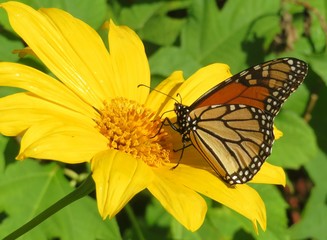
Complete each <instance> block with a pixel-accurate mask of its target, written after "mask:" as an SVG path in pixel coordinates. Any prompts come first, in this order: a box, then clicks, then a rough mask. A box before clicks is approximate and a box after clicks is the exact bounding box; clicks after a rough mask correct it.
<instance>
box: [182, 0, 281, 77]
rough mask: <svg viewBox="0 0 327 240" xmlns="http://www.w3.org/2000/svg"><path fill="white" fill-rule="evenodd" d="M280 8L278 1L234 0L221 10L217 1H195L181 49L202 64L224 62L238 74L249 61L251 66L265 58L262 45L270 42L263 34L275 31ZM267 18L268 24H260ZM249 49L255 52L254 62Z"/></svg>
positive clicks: (183, 33)
mask: <svg viewBox="0 0 327 240" xmlns="http://www.w3.org/2000/svg"><path fill="white" fill-rule="evenodd" d="M278 8H279V5H278V2H275V1H256V0H252V1H241V0H235V1H227V2H226V4H225V6H224V7H223V9H222V10H218V9H217V6H216V4H215V1H212V0H211V1H201V0H196V1H192V5H191V7H190V9H189V14H190V19H189V21H188V22H187V24H186V25H185V27H184V28H183V30H182V34H181V44H182V48H183V50H185V51H188V52H190V54H191V55H192V56H193V57H194V59H195V60H196V61H198V62H199V63H201V64H202V65H206V64H209V63H212V62H217V61H219V62H225V63H228V64H229V65H230V66H231V68H232V71H233V72H235V73H236V72H237V71H240V70H242V69H243V68H245V67H246V64H245V63H246V62H247V65H252V64H255V63H258V62H260V61H262V60H263V58H264V54H263V45H267V44H264V40H263V38H262V39H261V36H260V35H262V34H264V33H267V32H270V30H269V28H270V29H271V28H272V29H275V30H274V31H273V32H276V29H277V28H278V18H277V17H276V16H278ZM273 15H275V17H273V18H271V16H273ZM266 18H267V19H268V18H269V19H270V20H268V22H269V23H270V24H269V27H268V25H267V24H264V22H263V23H259V22H260V20H262V19H264V21H266ZM257 23H259V24H258V25H256V24H257ZM254 26H256V27H254ZM257 30H258V33H256V31H257ZM271 37H272V36H271ZM247 52H249V53H253V55H252V56H251V58H249V60H250V61H251V62H248V61H247V60H248V53H247Z"/></svg>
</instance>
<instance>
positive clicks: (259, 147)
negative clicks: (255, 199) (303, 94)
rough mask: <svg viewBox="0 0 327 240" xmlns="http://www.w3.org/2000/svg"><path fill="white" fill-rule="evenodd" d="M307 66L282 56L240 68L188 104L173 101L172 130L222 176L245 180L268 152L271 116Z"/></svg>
mask: <svg viewBox="0 0 327 240" xmlns="http://www.w3.org/2000/svg"><path fill="white" fill-rule="evenodd" d="M307 70H308V66H307V64H306V63H305V62H303V61H301V60H298V59H295V58H283V59H276V60H272V61H269V62H266V63H262V64H259V65H257V66H254V67H252V68H249V69H247V70H245V71H242V72H240V73H239V74H236V75H234V76H232V77H231V78H229V79H227V80H225V81H223V82H222V83H220V84H218V85H217V86H215V87H214V88H212V89H211V90H209V91H208V92H206V93H205V94H203V95H202V96H201V97H200V98H199V99H198V100H196V101H195V102H194V103H193V104H192V105H191V106H185V105H182V104H179V103H176V104H175V112H176V115H177V122H176V123H177V127H176V126H174V129H175V130H177V131H178V132H180V133H181V135H182V141H183V145H184V146H187V145H189V142H191V143H192V144H193V145H194V146H195V148H196V149H197V150H198V151H199V152H200V153H201V154H202V156H203V157H204V158H205V159H206V160H207V162H208V163H209V164H210V166H211V167H212V168H213V170H214V171H215V172H216V173H217V175H219V176H220V177H221V178H222V179H223V180H225V181H226V182H228V183H230V184H236V183H245V182H247V181H249V180H250V179H252V178H253V176H254V175H255V174H256V173H257V172H258V171H259V169H260V167H261V165H262V164H263V162H264V161H265V159H266V158H267V157H268V156H269V155H270V153H271V148H272V144H273V142H274V134H273V120H274V117H275V116H276V114H277V113H278V112H279V110H280V108H281V106H282V104H283V103H284V102H285V100H286V99H287V98H288V97H289V95H290V94H291V93H292V92H294V91H295V90H296V89H297V88H298V86H299V85H300V84H301V83H302V82H303V80H304V78H305V76H306V74H307Z"/></svg>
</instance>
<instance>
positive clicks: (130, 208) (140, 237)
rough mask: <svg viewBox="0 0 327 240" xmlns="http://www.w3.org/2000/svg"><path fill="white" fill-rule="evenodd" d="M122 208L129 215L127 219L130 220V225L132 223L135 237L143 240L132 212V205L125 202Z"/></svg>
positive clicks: (139, 227)
mask: <svg viewBox="0 0 327 240" xmlns="http://www.w3.org/2000/svg"><path fill="white" fill-rule="evenodd" d="M124 209H125V211H126V213H127V215H128V217H129V220H130V221H131V222H132V225H133V228H134V231H135V233H136V235H137V238H138V239H139V240H145V237H144V236H143V233H142V230H141V226H140V224H139V222H138V220H137V218H136V216H135V214H134V211H133V209H132V207H131V206H130V205H129V204H126V205H125V208H124Z"/></svg>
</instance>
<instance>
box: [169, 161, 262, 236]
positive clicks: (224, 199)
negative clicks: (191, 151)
mask: <svg viewBox="0 0 327 240" xmlns="http://www.w3.org/2000/svg"><path fill="white" fill-rule="evenodd" d="M173 171H174V173H175V175H176V181H177V182H179V183H182V184H184V185H185V186H187V187H189V188H190V189H194V190H195V191H197V192H199V193H201V194H203V195H206V196H208V197H210V198H212V199H214V200H215V201H217V202H220V203H221V204H223V205H225V206H227V207H229V208H231V209H233V210H235V211H236V212H238V213H240V214H242V215H243V216H245V217H246V218H248V219H250V220H251V221H252V223H253V225H254V228H255V230H256V231H258V229H257V222H258V223H259V224H260V226H261V228H262V229H263V230H265V229H266V208H265V205H264V202H263V201H262V199H261V197H260V196H259V194H258V193H257V192H256V191H255V190H254V189H253V188H251V187H249V186H248V185H246V184H238V185H236V186H234V187H229V186H228V185H226V184H225V183H224V182H223V181H222V180H220V179H219V178H218V177H216V176H214V175H213V174H211V173H209V172H207V171H205V170H201V169H197V168H192V167H189V166H186V165H183V164H180V165H179V166H178V167H177V168H175V169H174V170H173Z"/></svg>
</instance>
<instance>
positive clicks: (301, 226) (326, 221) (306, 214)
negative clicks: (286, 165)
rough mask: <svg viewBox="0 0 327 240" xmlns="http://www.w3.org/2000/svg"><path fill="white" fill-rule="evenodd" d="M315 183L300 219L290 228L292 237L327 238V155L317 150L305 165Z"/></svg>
mask: <svg viewBox="0 0 327 240" xmlns="http://www.w3.org/2000/svg"><path fill="white" fill-rule="evenodd" d="M305 169H306V170H307V171H308V173H309V175H310V178H311V179H312V180H313V181H314V183H315V185H314V187H313V188H312V189H311V193H310V197H309V200H308V202H307V203H306V205H305V208H304V210H303V213H302V214H301V221H300V222H298V223H297V224H295V225H293V226H292V227H291V228H290V234H291V238H292V239H327V232H326V226H327V206H326V196H327V185H326V170H327V156H326V155H325V154H324V153H323V152H322V151H319V153H318V154H317V156H316V157H315V158H314V159H313V160H312V161H310V162H308V163H307V164H306V165H305Z"/></svg>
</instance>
